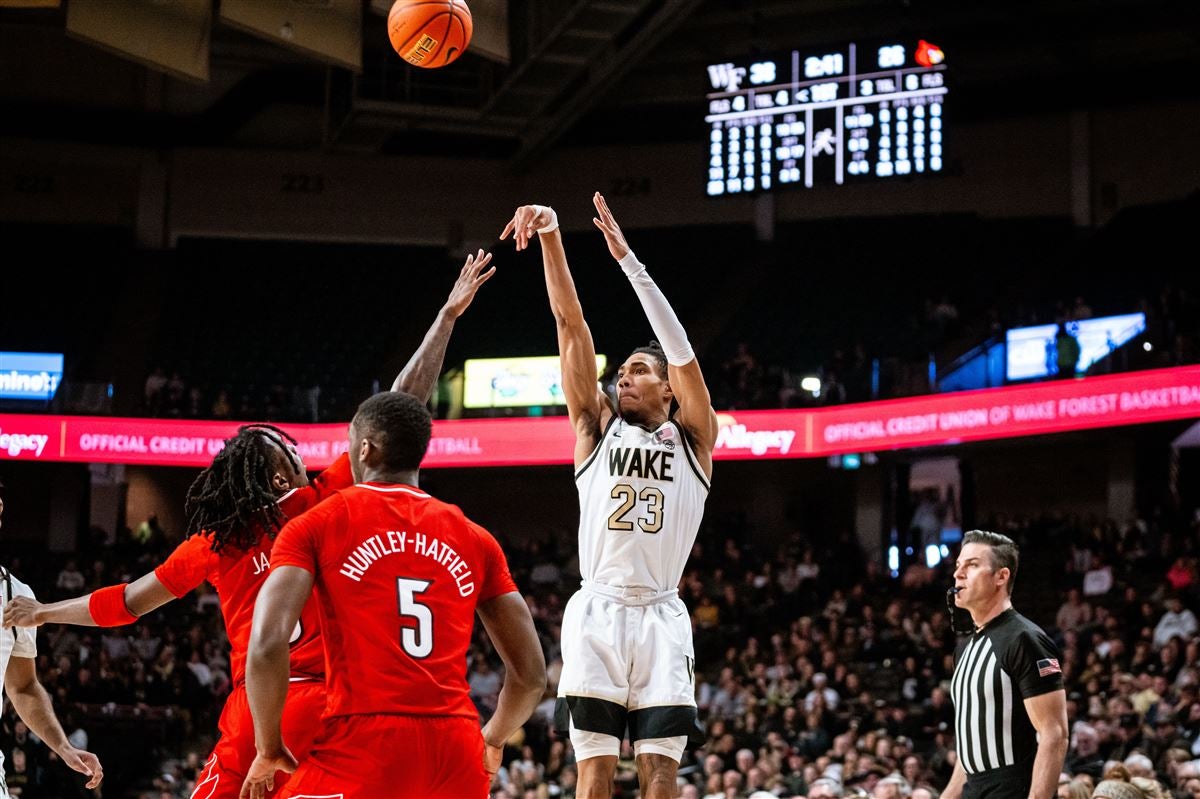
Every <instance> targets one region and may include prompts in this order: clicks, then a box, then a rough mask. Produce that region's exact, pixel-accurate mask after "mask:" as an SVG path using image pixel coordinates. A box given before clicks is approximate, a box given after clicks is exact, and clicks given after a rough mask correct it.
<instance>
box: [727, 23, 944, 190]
mask: <svg viewBox="0 0 1200 799" xmlns="http://www.w3.org/2000/svg"><path fill="white" fill-rule="evenodd" d="M945 59H946V57H945V53H943V52H942V50H941V48H940V47H938V46H937V45H934V44H932V43H930V42H927V41H925V40H918V41H914V42H904V43H900V42H890V43H883V44H880V45H873V46H859V45H856V44H850V45H847V46H846V47H844V48H840V49H836V48H835V49H827V50H815V51H812V52H805V51H800V50H793V51H792V52H791V53H789V54H787V55H784V56H780V57H778V58H768V59H761V58H760V59H755V60H753V61H750V60H747V61H745V62H742V63H724V64H711V65H709V67H708V88H709V93H708V94H707V95H706V102H707V108H708V113H707V115H706V116H705V117H704V120H705V122H707V123H708V125H709V148H708V152H709V157H708V181H707V187H708V188H707V192H708V194H709V196H712V197H716V196H723V195H727V194H747V193H752V192H761V191H769V190H771V189H775V188H779V187H781V186H782V187H788V186H804V187H806V188H812V187H813V186H816V185H828V184H837V185H841V184H844V183H855V182H864V181H872V180H886V179H888V178H895V177H908V176H912V175H921V174H930V173H933V174H936V173H939V172H941V171H942V170H943V169H944V168H945V160H944V147H945V127H944V125H943V120H944V118H945V109H946V65H945Z"/></svg>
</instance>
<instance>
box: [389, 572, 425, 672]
mask: <svg viewBox="0 0 1200 799" xmlns="http://www.w3.org/2000/svg"><path fill="white" fill-rule="evenodd" d="M431 585H433V581H432V580H413V579H410V578H408V577H397V578H396V591H397V593H398V594H399V596H400V615H401V616H402V617H404V618H409V619H415V620H416V622H417V626H416V627H401V628H400V646H402V647H403V648H404V651H405V652H407V653H408V654H409V656H410V657H414V658H417V659H418V660H420V659H421V658H427V657H429V653H430V652H432V651H433V611H431V610H430V609H429V606H428V605H422V604H421V603H420V602H418V601H417V596H418V595H419V594H423V593H424V592H425V590H426V589H427V588H429V586H431Z"/></svg>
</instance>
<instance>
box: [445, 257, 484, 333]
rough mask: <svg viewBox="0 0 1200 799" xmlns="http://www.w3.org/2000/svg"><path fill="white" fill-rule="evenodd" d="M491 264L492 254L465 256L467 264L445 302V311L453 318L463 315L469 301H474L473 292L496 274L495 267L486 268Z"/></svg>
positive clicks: (464, 265)
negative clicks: (452, 315)
mask: <svg viewBox="0 0 1200 799" xmlns="http://www.w3.org/2000/svg"><path fill="white" fill-rule="evenodd" d="M491 262H492V254H491V253H490V252H484V251H483V250H480V251H479V252H478V253H476V254H475V255H468V256H467V262H466V263H465V264H463V268H462V271H461V272H459V273H458V280H456V281H454V288H452V289H450V297H449V298H448V299H447V300H446V310H447V311H449V312H450V313H452V314H454V317H455V318H458V317H460V316H462V315H463V311H465V310H467V307H468V306H469V305H470V304H471V300H473V299H475V292H477V291H479V287H480V286H482V285H483V284H484V283H486V282H488V280H490V279H491V277H492V275H494V274H496V267H494V266H493V267H492V268H491V269H488V268H487V265H488V264H490V263H491ZM485 269H487V271H486V272H485V271H484V270H485Z"/></svg>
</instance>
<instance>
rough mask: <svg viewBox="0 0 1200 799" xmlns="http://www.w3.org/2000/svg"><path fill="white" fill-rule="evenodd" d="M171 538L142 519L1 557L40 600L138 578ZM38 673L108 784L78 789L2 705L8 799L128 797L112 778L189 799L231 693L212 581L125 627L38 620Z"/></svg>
mask: <svg viewBox="0 0 1200 799" xmlns="http://www.w3.org/2000/svg"><path fill="white" fill-rule="evenodd" d="M174 543H176V542H173V541H171V540H169V539H168V536H167V535H166V533H165V532H164V531H163V530H161V528H160V527H159V526H158V524H157V523H156V522H155V520H153V519H151V520H148V521H147V522H146V523H143V524H141V525H139V526H138V527H137V528H136V529H134V530H129V529H126V530H123V531H121V532H120V533H119V534H118V536H117V538H116V540H109V537H108V536H107V535H106V534H105V532H104V531H102V530H99V529H95V530H93V531H92V534H91V535H90V536H89V537H88V540H87V541H86V542H85V543H84V546H82V547H80V549H79V550H78V551H77V552H75V553H72V554H71V555H69V556H66V555H64V556H61V557H48V556H47V555H46V554H45V553H36V552H34V551H29V552H25V553H22V552H21V551H20V548H19V547H13V548H12V549H13V550H14V551H13V552H11V554H10V552H9V550H10V547H8V546H6V558H8V562H7V564H6V565H7V567H8V568H10V569H11V570H12V571H13V573H15V574H19V575H21V577H22V579H24V580H25V581H26V582H27V583H28V584H29V585H30V586H31V587H32V588H33V589H34V591H35V592H36V593H37V594H38V598H39V599H40V600H42V601H56V600H59V599H67V598H70V597H75V596H79V595H81V594H85V593H88V592H90V591H92V590H94V589H96V588H100V587H103V586H105V585H111V584H113V583H117V582H122V581H127V580H131V579H136V578H137V577H140V576H141V575H142V574H145V573H146V572H148V571H150V570H152V569H153V568H154V567H155V566H157V565H158V564H159V563H161V562H162V560H163V559H165V558H166V556H167V554H169V552H170V550H171V547H172V546H173V545H174ZM37 670H38V675H39V678H40V680H41V682H42V684H43V685H44V686H45V688H46V690H47V691H48V692H49V693H50V696H51V698H52V700H53V702H54V705H55V707H56V708H57V709H58V714H59V717H60V719H61V720H62V722H63V728H64V730H65V731H66V732H67V734H68V735H69V736H70V738H71V740H72V742H73V743H74V745H75V746H78V747H80V748H87V749H89V750H90V751H92V752H94V753H95V754H96V755H97V756H98V757H99V758H100V760H101V762H102V764H103V765H104V768H105V775H106V777H105V779H106V782H107V784H108V786H109V788H108V789H107V791H106V790H105V788H104V786H102V787H101V788H100V793H99V794H93V793H92V792H90V791H86V790H84V789H83V787H82V781H81V780H79V779H77V775H75V773H74V772H71V771H69V770H68V769H67V768H66V767H65V766H63V765H62V764H61V763H60V762H58V758H57V757H56V756H55V755H54V753H53V752H51V751H50V750H49V749H48V748H47V747H46V746H45V744H43V743H42V742H41V741H40V740H38V738H37V737H36V736H35V735H33V733H31V732H30V731H29V730H28V729H27V728H26V727H25V725H24V724H23V723H22V722H21V721H20V720H19V719H18V718H17V717H16V714H15V713H14V711H13V708H12V705H11V703H10V702H7V701H6V702H5V706H4V709H3V714H2V715H0V745H2V746H3V751H4V755H5V758H6V762H5V771H6V779H7V781H8V786H9V792H10V793H11V794H12V795H13V796H14V797H17V796H19V797H22V799H38V798H39V797H42V798H44V799H51V798H52V797H53V798H55V799H59V798H61V799H75V798H76V797H85V796H109V797H111V796H122V797H123V796H125V795H127V794H125V793H118V792H117V791H116V790H115V787H114V786H117V785H122V786H133V785H137V786H140V787H141V788H143V789H144V790H143V792H142V793H132V794H128V795H129V796H137V797H139V799H141V797H146V799H178V798H179V797H190V796H191V791H192V788H193V787H194V785H193V778H194V776H195V774H196V773H197V770H198V766H199V765H200V764H201V763H202V762H203V756H204V755H205V754H206V753H207V751H208V748H209V747H210V746H211V744H212V742H213V734H214V732H215V729H216V720H217V716H218V715H219V713H220V709H221V706H222V703H223V702H224V700H225V697H226V696H227V695H228V693H229V689H230V678H229V647H228V643H227V639H226V637H225V630H224V625H223V624H222V621H221V614H220V608H219V603H218V601H217V595H216V593H215V592H213V591H212V589H211V588H208V587H207V586H205V587H203V588H201V589H198V590H197V591H196V592H193V593H192V594H190V595H188V596H187V597H185V598H184V599H182V600H180V601H178V602H172V603H170V604H168V605H167V606H165V607H163V608H161V609H159V610H158V611H155V612H154V613H151V614H149V615H147V616H146V617H144V618H142V619H140V620H139V621H138V622H137V624H135V625H133V626H130V627H115V628H107V629H100V628H84V627H68V626H60V625H46V626H45V627H42V628H41V630H40V632H39V634H38V658H37Z"/></svg>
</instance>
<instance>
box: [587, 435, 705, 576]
mask: <svg viewBox="0 0 1200 799" xmlns="http://www.w3.org/2000/svg"><path fill="white" fill-rule="evenodd" d="M575 484H576V486H577V487H578V489H579V571H580V573H581V575H582V576H583V579H584V580H586V581H590V582H594V583H600V584H602V585H610V586H615V587H619V588H632V587H638V588H649V589H654V590H657V591H669V590H672V589H674V588H676V587H677V586H678V585H679V580H680V578H682V577H683V567H684V565H685V564H686V563H687V559H688V555H690V554H691V551H692V544H693V543H695V541H696V533H697V532H698V531H699V529H700V519H701V517H702V516H703V515H704V501H705V500H706V499H708V480H707V479H705V477H704V473H703V472H701V471H700V465H699V463H698V462H697V461H696V455H695V453H694V452H692V448H691V445H690V444H689V443H688V440H687V437H686V436H685V435H684V433H683V429H682V428H681V427H680V426H679V425H678V424H676V423H675V422H674V421H668V422H665V423H664V424H663V425H662V426H661V427H659V428H658V429H657V430H654V431H646V430H643V429H642V428H640V427H637V426H636V425H631V424H628V423H626V422H625V421H624V420H622V419H621V418H619V417H614V419H613V421H612V423H610V424H609V426H608V428H607V429H606V430H605V431H604V434H603V435H602V436H601V438H600V443H599V444H598V445H597V446H596V449H595V451H594V452H593V453H592V454H591V455H590V456H588V459H587V460H586V461H584V463H583V465H581V466H580V467H579V471H577V472H576V473H575Z"/></svg>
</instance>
